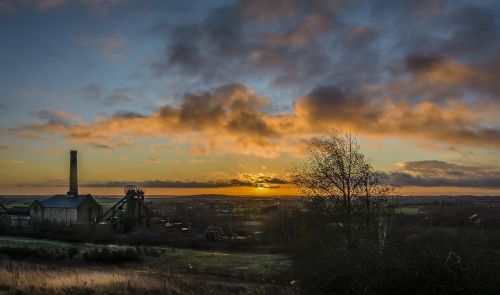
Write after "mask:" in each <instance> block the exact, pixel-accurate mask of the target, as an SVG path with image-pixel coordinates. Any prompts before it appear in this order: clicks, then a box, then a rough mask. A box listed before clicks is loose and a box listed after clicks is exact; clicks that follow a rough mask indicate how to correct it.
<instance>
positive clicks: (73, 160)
mask: <svg viewBox="0 0 500 295" xmlns="http://www.w3.org/2000/svg"><path fill="white" fill-rule="evenodd" d="M69 154H70V160H69V165H70V167H69V191H68V197H71V196H78V174H77V171H78V169H77V167H78V166H77V164H78V160H77V154H78V152H77V151H70V152H69Z"/></svg>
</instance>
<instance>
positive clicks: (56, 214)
mask: <svg viewBox="0 0 500 295" xmlns="http://www.w3.org/2000/svg"><path fill="white" fill-rule="evenodd" d="M69 173H70V177H69V191H68V192H67V194H65V195H54V196H52V197H50V198H48V199H45V200H41V201H40V200H35V201H33V203H32V204H31V205H30V206H29V207H22V208H19V207H16V208H11V209H8V208H6V207H4V206H3V205H2V203H1V202H0V217H1V218H0V221H3V223H4V224H6V225H8V226H9V227H11V228H18V227H28V226H29V225H37V226H39V225H41V226H44V225H56V226H62V227H72V226H74V225H75V226H78V228H80V226H87V225H95V226H94V228H95V229H97V228H99V229H100V230H101V229H103V228H108V229H111V228H113V229H115V230H116V231H119V232H130V231H132V230H153V231H161V230H162V229H163V227H165V220H164V218H162V217H161V216H160V214H159V212H158V211H157V210H155V209H154V208H151V206H149V204H147V202H145V201H144V191H143V190H142V189H140V188H138V187H136V186H135V185H127V186H125V188H124V194H125V196H124V197H123V198H122V199H120V200H119V201H118V202H116V203H115V204H114V205H113V206H112V207H111V208H109V209H108V210H107V211H106V212H104V213H103V210H102V207H101V205H99V203H97V201H96V200H95V199H94V198H93V197H92V196H91V195H90V194H88V195H80V194H78V176H77V175H78V174H77V173H78V159H77V151H71V152H70V169H69ZM187 231H189V230H187Z"/></svg>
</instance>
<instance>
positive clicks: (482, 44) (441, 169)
mask: <svg viewBox="0 0 500 295" xmlns="http://www.w3.org/2000/svg"><path fill="white" fill-rule="evenodd" d="M0 40H1V42H0V194H52V193H65V192H66V191H67V183H68V171H69V167H68V166H69V151H70V150H72V149H75V150H78V153H79V162H78V164H79V184H80V187H81V189H80V191H81V192H84V193H93V194H121V187H122V186H123V185H125V184H128V183H136V184H138V185H141V186H143V187H145V188H146V193H148V191H149V193H151V194H167V195H169V194H199V193H222V194H235V195H294V194H297V190H296V189H295V188H294V186H293V185H292V184H290V183H289V181H290V176H291V173H292V171H293V168H294V167H297V166H299V165H300V163H301V161H303V156H304V152H305V149H306V147H307V143H308V141H309V140H310V139H311V138H313V137H315V136H325V135H328V134H332V133H335V132H337V133H340V134H343V133H346V132H349V133H352V134H354V135H356V136H357V138H358V140H359V143H360V145H361V150H362V152H363V153H364V154H365V155H366V156H367V158H368V159H369V160H370V161H371V163H372V165H373V167H374V168H375V169H377V170H379V171H381V172H382V173H383V174H384V175H385V178H386V181H387V182H389V183H390V184H393V185H395V186H396V187H397V188H398V191H399V192H401V193H402V194H408V195H409V194H418V195H432V194H438V195H446V194H453V195H455V194H459V195H469V194H472V195H500V117H499V114H500V83H499V81H500V3H499V2H498V1H495V0H491V1H481V0H478V1H456V0H454V1H444V0H443V1H440V0H422V1H409V0H399V1H397V0H380V1H361V0H358V1H342V0H287V1H285V0H276V1H267V0H241V1H222V0H218V1H215V0H214V1H212V0H203V1H190V0H183V1H167V0H141V1H139V0H135V1H134V0H72V1H69V0H38V1H37V0H17V1H16V0H0Z"/></svg>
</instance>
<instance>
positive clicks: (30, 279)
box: [0, 261, 294, 295]
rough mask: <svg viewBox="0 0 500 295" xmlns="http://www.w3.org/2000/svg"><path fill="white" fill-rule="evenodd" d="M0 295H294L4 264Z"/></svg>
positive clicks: (178, 277)
mask: <svg viewBox="0 0 500 295" xmlns="http://www.w3.org/2000/svg"><path fill="white" fill-rule="evenodd" d="M0 294H96V295H98V294H294V292H293V291H292V289H288V288H287V287H283V286H277V285H273V284H259V283H252V282H244V281H236V280H234V281H233V280H227V279H222V278H220V277H213V276H203V275H199V274H198V275H186V274H171V273H148V272H144V271H134V270H130V269H120V268H118V267H99V268H86V267H75V266H71V267H69V266H61V265H46V264H36V263H26V262H12V261H4V262H2V263H0Z"/></svg>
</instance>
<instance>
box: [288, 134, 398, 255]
mask: <svg viewBox="0 0 500 295" xmlns="http://www.w3.org/2000/svg"><path fill="white" fill-rule="evenodd" d="M293 183H294V184H295V185H296V186H297V187H298V188H299V190H300V191H301V193H302V194H303V195H304V196H305V197H306V198H305V200H306V201H313V203H314V206H310V208H314V209H313V210H316V211H317V212H315V213H318V214H322V215H323V216H328V218H329V220H330V221H331V222H332V224H338V225H339V226H340V227H341V228H342V229H343V232H344V234H345V239H346V241H347V243H348V246H349V247H354V246H355V245H356V242H357V240H358V236H357V234H358V229H359V228H360V227H365V228H366V227H367V226H369V227H372V226H376V227H377V231H378V244H379V250H380V251H381V252H382V251H383V248H384V243H385V238H386V235H387V218H386V216H385V215H386V214H385V212H386V209H387V208H388V206H387V204H388V202H387V201H388V197H389V196H390V194H391V188H390V187H388V186H387V185H385V184H384V183H383V181H382V177H381V174H380V173H377V172H375V171H374V170H373V168H372V166H371V165H370V164H369V163H368V161H367V160H366V158H365V157H364V155H363V154H362V153H361V151H360V146H359V144H358V142H357V140H356V138H355V137H353V136H352V135H351V134H347V135H345V136H338V135H331V136H329V137H321V138H314V139H313V140H311V142H310V144H309V147H308V150H307V153H306V159H305V161H304V163H303V164H302V166H300V167H297V168H296V169H295V173H294V177H293Z"/></svg>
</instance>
